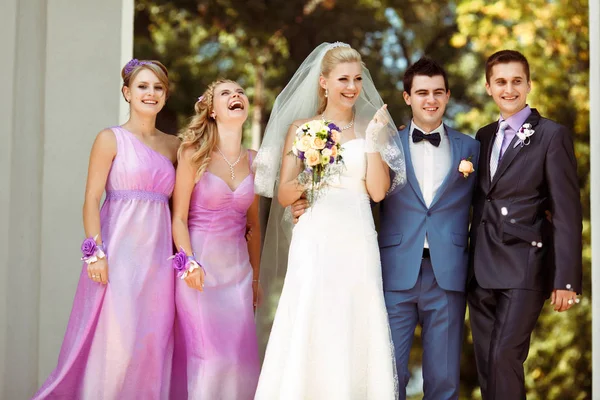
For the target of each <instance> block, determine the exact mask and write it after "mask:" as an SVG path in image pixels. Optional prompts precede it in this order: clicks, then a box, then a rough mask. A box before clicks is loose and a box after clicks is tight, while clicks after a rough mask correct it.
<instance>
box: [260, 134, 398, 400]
mask: <svg viewBox="0 0 600 400" xmlns="http://www.w3.org/2000/svg"><path fill="white" fill-rule="evenodd" d="M364 144H365V142H364V139H354V140H351V141H349V142H346V143H345V144H343V149H344V150H343V153H342V155H343V158H344V164H345V167H344V168H342V169H341V170H342V171H341V173H340V174H339V175H336V178H335V179H334V180H335V183H334V184H331V185H329V186H327V187H326V188H325V189H324V190H323V191H322V192H321V193H320V194H319V196H318V198H317V200H316V202H315V204H314V205H313V207H311V208H309V209H308V210H307V212H306V213H305V214H304V215H302V216H301V217H300V219H299V221H298V223H297V224H296V226H295V227H294V230H293V236H292V242H291V245H290V252H289V260H288V269H287V274H286V277H285V283H284V287H283V292H282V294H281V298H280V301H279V305H278V308H277V313H276V315H275V320H274V323H273V328H272V330H271V335H270V337H269V343H268V346H267V351H266V354H265V360H264V364H263V368H262V371H261V375H260V380H259V384H258V389H257V392H256V397H255V398H256V399H257V400H274V399H281V400H295V399H298V400H304V399H312V400H338V399H339V400H350V399H356V400H364V399H372V400H386V399H394V398H396V396H397V385H398V384H397V378H396V369H395V364H394V354H393V346H392V342H391V335H390V330H389V325H388V318H387V313H386V308H385V303H384V298H383V285H382V280H381V264H380V259H379V248H378V245H377V233H376V232H375V226H374V223H373V217H372V214H371V205H370V200H369V196H368V194H367V191H366V187H365V174H366V155H365V153H364Z"/></svg>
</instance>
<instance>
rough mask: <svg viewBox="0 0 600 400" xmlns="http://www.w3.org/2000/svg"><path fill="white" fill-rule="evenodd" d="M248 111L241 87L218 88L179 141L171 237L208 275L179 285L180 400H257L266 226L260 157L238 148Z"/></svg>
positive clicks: (196, 274) (219, 84) (199, 273)
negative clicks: (258, 182)
mask: <svg viewBox="0 0 600 400" xmlns="http://www.w3.org/2000/svg"><path fill="white" fill-rule="evenodd" d="M248 107H249V103H248V98H247V97H246V95H245V93H244V90H243V89H242V88H241V87H240V86H239V85H238V84H237V83H235V82H232V81H228V80H220V81H216V82H214V83H212V84H211V85H210V86H209V87H208V88H207V89H206V91H205V92H204V95H203V96H202V97H200V98H199V99H198V102H197V103H196V105H195V110H196V115H195V116H194V117H193V119H192V121H191V122H190V124H189V125H188V126H187V127H186V128H185V129H184V130H183V131H182V134H181V137H182V139H183V143H182V145H181V147H180V150H179V164H178V167H177V179H176V184H175V191H174V193H173V239H174V241H175V244H176V246H177V248H178V249H183V250H184V251H185V252H186V254H187V255H188V256H192V257H193V256H195V259H196V260H197V262H198V263H199V264H200V265H201V266H202V267H203V269H204V270H203V269H196V270H194V271H193V272H191V273H190V274H189V275H188V276H187V277H186V278H185V279H183V280H182V279H177V280H176V281H177V282H176V284H175V303H176V309H177V317H176V328H175V332H176V335H175V348H176V356H175V361H174V377H175V378H174V381H173V383H172V385H173V386H174V387H173V388H172V390H173V393H175V394H174V395H173V398H174V399H187V398H189V399H220V400H245V399H253V398H254V392H255V390H256V384H257V382H258V375H259V368H260V366H259V359H258V349H257V339H256V330H255V324H254V307H253V306H254V305H256V303H257V301H258V268H259V265H260V260H259V258H260V227H259V217H258V196H255V194H254V176H253V174H252V172H251V170H250V164H251V163H252V159H253V157H254V154H255V152H254V151H251V150H245V149H244V148H242V146H241V141H242V126H243V124H244V121H246V118H247V117H248ZM247 226H248V228H249V229H250V230H251V231H252V232H253V234H252V235H250V236H249V239H248V241H246V238H245V234H246V229H247ZM204 271H206V275H205V273H204Z"/></svg>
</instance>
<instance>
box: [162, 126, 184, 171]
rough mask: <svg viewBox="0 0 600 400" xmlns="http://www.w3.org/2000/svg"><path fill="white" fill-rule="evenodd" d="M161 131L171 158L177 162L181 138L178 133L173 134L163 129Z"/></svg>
mask: <svg viewBox="0 0 600 400" xmlns="http://www.w3.org/2000/svg"><path fill="white" fill-rule="evenodd" d="M159 132H160V133H161V134H162V135H163V143H164V146H165V148H166V151H167V152H168V154H169V158H170V159H171V160H172V161H173V162H174V163H175V162H176V161H177V151H178V150H179V146H180V145H181V140H180V139H179V137H177V136H176V135H171V134H169V133H165V132H161V131H159Z"/></svg>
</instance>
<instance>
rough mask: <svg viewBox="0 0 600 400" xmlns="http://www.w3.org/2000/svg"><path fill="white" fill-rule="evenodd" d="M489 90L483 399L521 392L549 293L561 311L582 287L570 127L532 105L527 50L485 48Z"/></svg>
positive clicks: (473, 263) (478, 332)
mask: <svg viewBox="0 0 600 400" xmlns="http://www.w3.org/2000/svg"><path fill="white" fill-rule="evenodd" d="M486 89H487V92H488V94H489V95H490V96H491V97H492V98H493V99H494V102H495V103H496V105H497V106H498V108H499V111H500V118H499V120H498V121H494V122H493V123H491V124H489V125H487V126H484V127H483V128H481V129H480V130H479V131H478V132H477V136H476V139H477V140H479V141H480V142H481V155H480V157H479V168H478V172H479V173H478V176H477V178H478V182H477V187H476V189H475V194H474V200H473V201H474V203H473V222H472V225H471V233H470V236H471V250H470V282H469V291H468V297H467V301H468V304H469V313H470V320H471V328H472V331H473V341H474V347H475V358H476V362H477V372H478V376H479V383H480V385H481V391H482V396H483V399H484V400H491V399H495V400H508V399H510V400H513V399H525V385H524V371H523V363H524V361H525V359H526V358H527V353H528V351H529V343H530V339H531V332H532V331H533V329H534V327H535V324H536V322H537V319H538V317H539V315H540V312H541V310H542V306H543V305H544V302H545V300H546V299H547V298H548V296H550V297H551V303H552V305H553V306H554V309H555V310H556V311H565V310H568V309H569V308H571V307H572V306H574V305H575V304H577V303H578V302H579V299H578V298H577V295H578V294H580V293H581V275H582V260H581V246H582V244H581V229H582V216H581V204H580V200H579V185H578V181H577V162H576V159H575V154H574V151H573V139H572V137H571V135H570V133H569V132H568V130H567V129H566V128H565V127H564V126H562V125H560V124H558V123H556V122H554V121H551V120H549V119H547V118H544V117H542V116H541V115H540V114H539V112H538V111H537V110H536V109H535V108H530V107H529V106H528V105H527V95H528V93H529V91H530V90H531V80H530V74H529V63H528V62H527V59H526V58H525V57H524V56H523V55H522V54H521V53H519V52H517V51H512V50H502V51H499V52H497V53H495V54H493V55H491V56H490V57H489V59H488V60H487V64H486ZM547 210H549V211H550V212H551V214H552V219H551V222H550V221H549V220H548V219H547V217H546V211H547Z"/></svg>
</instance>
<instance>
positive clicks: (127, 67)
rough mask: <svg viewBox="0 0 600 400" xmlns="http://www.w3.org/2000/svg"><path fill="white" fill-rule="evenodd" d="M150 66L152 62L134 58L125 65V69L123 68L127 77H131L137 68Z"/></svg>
mask: <svg viewBox="0 0 600 400" xmlns="http://www.w3.org/2000/svg"><path fill="white" fill-rule="evenodd" d="M148 64H152V62H151V61H140V60H138V59H137V58H133V59H131V61H129V62H128V63H127V64H125V68H123V70H124V71H125V74H126V75H129V74H130V73H131V72H133V70H134V69H135V68H136V67H139V66H141V65H148Z"/></svg>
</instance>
